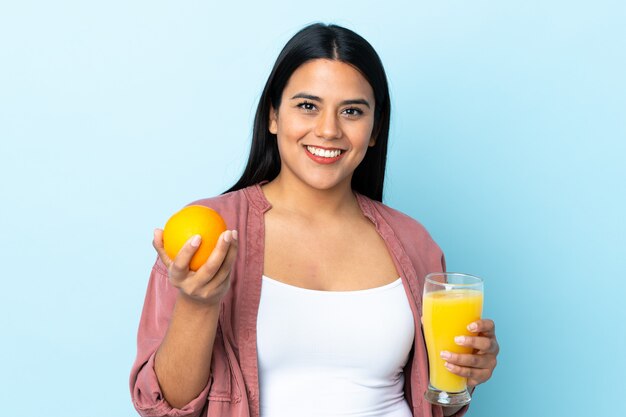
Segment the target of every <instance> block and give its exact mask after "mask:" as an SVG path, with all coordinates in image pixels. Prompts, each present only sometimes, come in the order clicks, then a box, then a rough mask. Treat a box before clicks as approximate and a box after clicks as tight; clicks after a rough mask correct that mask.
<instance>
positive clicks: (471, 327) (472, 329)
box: [467, 323, 478, 332]
mask: <svg viewBox="0 0 626 417" xmlns="http://www.w3.org/2000/svg"><path fill="white" fill-rule="evenodd" d="M467 330H469V331H470V332H475V331H476V330H478V325H477V324H476V323H470V324H469V325H468V326H467Z"/></svg>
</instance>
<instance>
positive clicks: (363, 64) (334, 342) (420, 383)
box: [130, 24, 498, 417]
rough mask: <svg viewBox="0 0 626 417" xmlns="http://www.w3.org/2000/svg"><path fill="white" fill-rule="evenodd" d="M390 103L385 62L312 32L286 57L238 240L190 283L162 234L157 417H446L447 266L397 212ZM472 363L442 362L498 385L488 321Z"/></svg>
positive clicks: (150, 378) (259, 132)
mask: <svg viewBox="0 0 626 417" xmlns="http://www.w3.org/2000/svg"><path fill="white" fill-rule="evenodd" d="M389 116H390V103H389V92H388V87H387V80H386V76H385V72H384V70H383V67H382V64H381V62H380V59H379V58H378V55H377V54H376V52H375V51H374V49H373V48H372V47H371V46H370V45H369V43H367V41H365V40H364V39H363V38H361V37H360V36H359V35H357V34H355V33H354V32H352V31H350V30H348V29H345V28H342V27H339V26H334V25H330V26H326V25H321V24H315V25H311V26H308V27H306V28H304V29H302V30H301V31H300V32H298V33H297V34H296V35H295V36H294V37H293V38H292V39H291V40H290V41H289V42H288V43H287V45H286V46H285V47H284V49H283V51H282V52H281V54H280V56H279V57H278V59H277V61H276V64H275V66H274V68H273V70H272V72H271V74H270V76H269V79H268V81H267V84H266V86H265V89H264V91H263V95H262V97H261V100H260V102H259V106H258V110H257V113H256V118H255V122H254V133H253V141H252V148H251V152H250V158H249V161H248V164H247V166H246V169H245V172H244V174H243V176H242V177H241V179H240V180H239V181H238V182H237V184H235V186H233V187H232V188H231V189H230V190H228V192H226V193H225V194H223V195H221V196H219V197H215V198H211V199H206V200H201V201H197V202H195V203H194V204H202V205H206V206H209V207H212V208H214V209H215V210H217V211H218V212H219V213H220V214H221V215H222V216H223V217H224V218H225V220H226V223H227V224H228V225H229V227H231V228H232V230H228V231H226V232H224V234H223V235H222V236H221V237H220V241H219V242H218V245H217V247H216V249H215V250H214V252H213V253H212V254H211V256H210V258H209V260H208V261H207V262H206V264H205V265H203V266H202V267H201V268H200V269H199V270H198V271H197V272H192V271H190V270H189V268H188V265H189V261H190V259H191V256H192V255H193V253H194V252H195V250H196V248H197V247H198V245H199V244H200V241H199V237H195V238H192V239H191V240H190V241H189V242H188V243H187V244H186V245H185V247H183V249H182V250H181V252H180V253H179V254H178V255H177V257H176V258H175V259H169V258H168V256H167V255H166V254H165V252H164V250H163V243H162V231H161V230H159V229H157V230H156V231H155V235H154V242H153V244H154V247H155V249H156V251H157V253H158V259H157V261H156V263H155V265H154V267H153V269H152V274H151V276H150V282H149V285H148V291H147V295H146V300H145V304H144V309H143V313H142V317H141V322H140V327H139V334H138V352H137V359H136V361H135V364H134V366H133V369H132V373H131V381H130V383H131V392H132V397H133V402H134V405H135V408H136V409H137V411H138V412H139V413H140V414H141V415H143V416H253V417H257V416H262V417H285V416H290V417H293V416H339V415H352V416H385V417H410V416H414V417H417V416H431V415H432V416H442V415H462V414H463V413H464V411H465V409H466V408H463V409H458V408H445V409H442V408H441V407H438V406H431V405H430V404H429V403H427V402H426V401H425V400H424V397H423V394H424V391H425V390H426V387H427V384H428V365H427V356H426V349H425V345H424V340H423V336H422V332H421V325H420V315H421V313H420V309H421V294H422V288H423V278H424V276H425V275H426V274H427V273H429V272H435V271H441V270H442V269H443V268H444V267H445V265H444V260H443V255H442V253H441V251H440V249H439V247H438V246H437V245H436V244H435V243H434V242H433V241H432V239H431V238H430V236H429V235H428V233H427V232H426V231H425V230H424V228H423V227H422V226H421V225H420V224H419V223H417V222H416V221H415V220H413V219H411V218H409V217H408V216H406V215H403V214H402V213H400V212H398V211H395V210H393V209H391V208H389V207H387V206H385V205H383V204H382V202H381V200H382V195H383V182H384V172H385V160H386V153H387V139H388V132H389ZM474 326H475V327H474V333H475V336H473V337H466V338H465V339H464V340H462V341H460V342H459V343H460V344H463V345H465V346H471V347H472V348H474V353H473V354H469V355H455V354H447V355H446V353H445V352H444V353H443V355H444V357H445V358H446V360H447V362H448V367H449V369H450V370H451V371H452V372H454V373H456V374H459V375H462V376H465V377H468V383H469V385H470V386H472V387H474V386H476V385H478V384H480V383H483V382H485V381H486V380H488V379H489V378H490V376H491V373H492V371H493V369H494V368H495V364H496V355H497V353H498V343H497V341H496V337H495V333H494V324H493V321H491V320H480V321H478V322H476V323H474Z"/></svg>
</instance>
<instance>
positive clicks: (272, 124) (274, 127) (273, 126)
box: [269, 106, 278, 135]
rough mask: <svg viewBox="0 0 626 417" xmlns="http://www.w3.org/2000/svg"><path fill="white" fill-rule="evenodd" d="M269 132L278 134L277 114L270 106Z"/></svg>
mask: <svg viewBox="0 0 626 417" xmlns="http://www.w3.org/2000/svg"><path fill="white" fill-rule="evenodd" d="M269 131H270V133H272V134H274V135H276V134H277V133H278V114H276V111H275V110H274V107H273V106H270V119H269Z"/></svg>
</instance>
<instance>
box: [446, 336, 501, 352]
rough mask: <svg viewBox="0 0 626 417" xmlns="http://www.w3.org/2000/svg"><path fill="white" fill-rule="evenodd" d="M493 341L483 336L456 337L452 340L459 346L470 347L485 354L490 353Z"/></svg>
mask: <svg viewBox="0 0 626 417" xmlns="http://www.w3.org/2000/svg"><path fill="white" fill-rule="evenodd" d="M493 340H494V339H491V338H489V337H483V336H457V337H455V338H454V342H455V343H456V344H457V345H459V346H465V347H471V348H474V349H476V350H480V351H485V352H491V350H492V342H493Z"/></svg>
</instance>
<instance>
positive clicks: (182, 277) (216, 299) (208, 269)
mask: <svg viewBox="0 0 626 417" xmlns="http://www.w3.org/2000/svg"><path fill="white" fill-rule="evenodd" d="M200 243H201V238H200V236H199V235H196V236H193V237H192V238H191V239H189V240H188V241H187V242H186V243H185V245H184V246H183V247H182V248H181V249H180V251H179V252H178V254H177V255H176V257H175V258H174V259H170V258H169V256H167V253H165V248H164V247H163V230H162V229H155V230H154V240H153V241H152V246H154V249H155V250H156V251H157V253H158V255H159V258H160V259H161V261H162V262H163V264H165V266H166V267H167V270H168V276H169V282H170V283H171V284H172V285H173V286H175V287H176V288H178V289H179V290H180V293H181V295H183V296H184V297H185V298H188V299H189V300H192V301H195V302H196V303H201V304H205V305H207V306H216V305H219V303H220V301H221V300H222V298H223V297H224V295H225V294H226V292H227V291H228V289H229V288H230V270H231V268H232V266H233V262H235V259H236V257H237V247H238V245H237V231H236V230H232V231H231V230H227V231H225V232H223V233H222V234H221V235H220V237H219V239H218V241H217V244H216V245H215V249H213V252H211V255H210V256H209V259H207V261H206V262H205V263H204V264H203V265H202V266H201V267H200V268H198V270H197V271H195V272H194V271H192V270H190V269H189V262H190V261H191V258H192V257H193V255H194V253H196V250H198V247H199V246H200Z"/></svg>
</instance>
